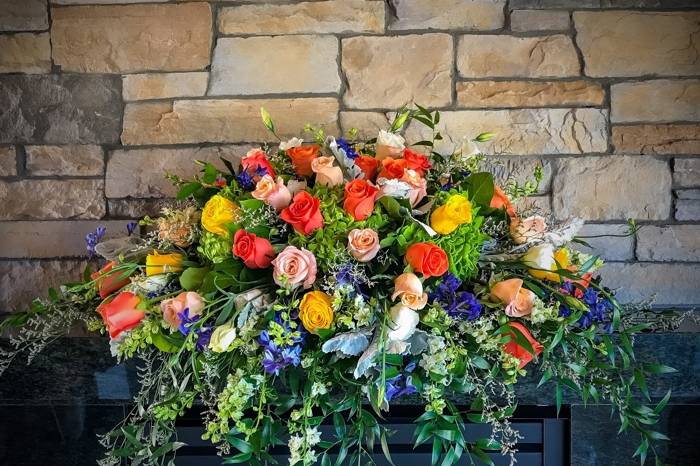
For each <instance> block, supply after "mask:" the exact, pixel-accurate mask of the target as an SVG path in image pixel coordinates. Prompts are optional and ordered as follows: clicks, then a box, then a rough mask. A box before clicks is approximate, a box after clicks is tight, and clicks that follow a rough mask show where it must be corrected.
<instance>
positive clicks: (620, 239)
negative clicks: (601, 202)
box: [572, 223, 634, 261]
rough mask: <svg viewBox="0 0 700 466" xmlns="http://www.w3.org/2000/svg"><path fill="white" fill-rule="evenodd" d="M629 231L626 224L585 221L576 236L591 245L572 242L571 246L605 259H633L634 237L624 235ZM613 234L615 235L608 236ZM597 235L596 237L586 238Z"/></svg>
mask: <svg viewBox="0 0 700 466" xmlns="http://www.w3.org/2000/svg"><path fill="white" fill-rule="evenodd" d="M628 231H629V225H627V224H612V225H611V224H604V223H587V224H585V225H583V227H582V228H581V230H580V231H579V233H578V235H577V236H581V237H582V238H581V239H582V240H583V241H585V242H586V243H588V244H589V245H590V246H591V247H590V248H589V247H587V246H585V245H582V244H576V243H572V246H573V247H574V248H575V249H577V250H579V251H581V252H585V253H586V254H594V255H597V256H600V257H601V258H602V259H603V260H605V261H628V260H633V259H634V238H633V237H632V236H624V235H626V234H627V233H628ZM608 235H615V236H608ZM587 236H591V237H593V236H598V238H586V237H587Z"/></svg>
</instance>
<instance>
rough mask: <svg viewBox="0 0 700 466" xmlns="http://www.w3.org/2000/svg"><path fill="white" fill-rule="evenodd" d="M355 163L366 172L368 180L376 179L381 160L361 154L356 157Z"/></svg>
mask: <svg viewBox="0 0 700 466" xmlns="http://www.w3.org/2000/svg"><path fill="white" fill-rule="evenodd" d="M355 165H357V166H358V167H359V169H360V170H362V173H364V174H365V179H366V180H368V181H374V179H375V178H376V176H377V170H379V160H377V159H375V158H374V157H370V156H369V155H361V156H359V157H358V158H356V159H355Z"/></svg>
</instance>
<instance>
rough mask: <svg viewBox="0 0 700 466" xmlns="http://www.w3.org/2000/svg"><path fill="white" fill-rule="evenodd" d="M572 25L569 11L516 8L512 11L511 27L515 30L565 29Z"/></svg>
mask: <svg viewBox="0 0 700 466" xmlns="http://www.w3.org/2000/svg"><path fill="white" fill-rule="evenodd" d="M570 26H571V21H570V19H569V12H568V11H548V10H515V11H511V13H510V28H511V29H512V30H513V31H515V32H529V31H564V30H567V29H569V27H570Z"/></svg>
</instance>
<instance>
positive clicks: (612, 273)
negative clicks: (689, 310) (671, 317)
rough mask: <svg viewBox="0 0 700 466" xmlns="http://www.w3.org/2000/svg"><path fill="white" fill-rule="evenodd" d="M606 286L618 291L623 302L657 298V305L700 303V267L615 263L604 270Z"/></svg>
mask: <svg viewBox="0 0 700 466" xmlns="http://www.w3.org/2000/svg"><path fill="white" fill-rule="evenodd" d="M600 272H601V275H602V277H603V283H605V284H606V286H608V287H610V288H613V289H616V290H617V298H618V300H620V301H621V302H623V303H640V302H644V301H647V300H648V299H651V298H653V297H655V298H656V299H655V301H654V303H653V305H654V306H655V307H659V308H663V307H668V306H691V305H694V304H700V287H698V277H699V276H700V264H662V263H657V264H655V263H635V264H625V263H619V262H617V263H615V262H610V263H608V264H606V265H605V267H603V268H602V269H601V271H600Z"/></svg>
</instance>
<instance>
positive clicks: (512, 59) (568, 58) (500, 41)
mask: <svg viewBox="0 0 700 466" xmlns="http://www.w3.org/2000/svg"><path fill="white" fill-rule="evenodd" d="M457 69H458V70H459V75H460V76H463V77H467V78H484V77H506V78H507V77H522V78H549V77H568V76H578V75H579V74H580V65H579V62H578V57H577V56H576V49H575V48H574V44H573V42H572V41H571V38H570V37H568V36H565V35H562V34H558V35H553V36H543V37H514V36H503V35H497V36H494V35H465V36H461V37H460V38H459V45H458V47H457Z"/></svg>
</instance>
